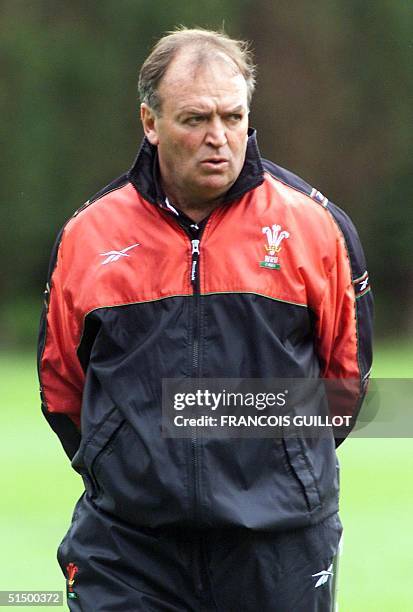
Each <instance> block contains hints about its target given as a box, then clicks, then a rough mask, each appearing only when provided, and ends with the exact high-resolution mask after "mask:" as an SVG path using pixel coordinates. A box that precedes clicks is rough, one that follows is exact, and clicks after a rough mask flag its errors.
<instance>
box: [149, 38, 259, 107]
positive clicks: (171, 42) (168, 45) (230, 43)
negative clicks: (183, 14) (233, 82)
mask: <svg viewBox="0 0 413 612" xmlns="http://www.w3.org/2000/svg"><path fill="white" fill-rule="evenodd" d="M187 46H193V47H194V48H195V49H196V50H197V51H199V52H200V53H201V54H202V55H203V56H204V55H205V52H210V51H211V50H213V51H216V52H218V53H221V54H224V55H226V56H227V57H228V58H229V59H230V60H232V62H233V63H234V64H235V65H236V66H237V68H238V70H239V72H240V73H241V74H242V76H243V77H244V79H245V81H246V84H247V94H248V105H249V104H250V103H251V98H252V94H253V92H254V89H255V66H254V64H253V61H252V52H251V50H250V45H249V43H248V42H245V41H242V40H234V39H233V38H230V37H229V36H227V34H225V33H224V32H214V31H211V30H205V29H202V28H196V29H187V28H184V27H179V28H177V29H176V30H173V31H171V32H167V33H166V34H165V36H163V37H162V38H161V39H160V40H158V42H157V43H156V44H155V46H154V47H153V49H152V51H151V53H150V54H149V56H148V57H147V58H146V60H145V62H144V63H143V65H142V68H141V70H140V73H139V81H138V91H139V97H140V100H141V102H145V103H146V104H147V105H148V106H149V107H150V108H151V109H152V110H153V111H154V112H155V113H156V114H159V113H160V111H161V102H162V101H161V99H160V96H159V93H158V87H159V84H160V82H161V80H162V78H163V77H164V76H165V73H166V71H167V69H168V66H169V65H170V63H171V62H172V60H173V59H174V57H175V56H176V54H177V53H178V51H180V50H181V49H182V48H183V47H187Z"/></svg>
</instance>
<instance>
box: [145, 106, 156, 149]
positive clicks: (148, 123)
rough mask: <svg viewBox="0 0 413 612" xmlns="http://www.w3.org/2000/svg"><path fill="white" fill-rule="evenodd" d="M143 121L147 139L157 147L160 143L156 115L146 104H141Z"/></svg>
mask: <svg viewBox="0 0 413 612" xmlns="http://www.w3.org/2000/svg"><path fill="white" fill-rule="evenodd" d="M141 121H142V127H143V131H144V133H145V136H146V138H147V139H148V140H149V142H150V143H151V144H152V145H155V146H156V145H157V144H158V143H159V138H158V131H157V126H156V115H155V113H154V111H153V110H152V109H151V108H150V107H149V106H148V105H147V104H145V102H143V103H142V104H141Z"/></svg>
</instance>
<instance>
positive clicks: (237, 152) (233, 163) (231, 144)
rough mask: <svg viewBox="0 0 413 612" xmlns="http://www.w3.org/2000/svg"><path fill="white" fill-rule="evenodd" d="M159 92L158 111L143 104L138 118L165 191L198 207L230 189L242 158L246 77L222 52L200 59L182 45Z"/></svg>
mask: <svg viewBox="0 0 413 612" xmlns="http://www.w3.org/2000/svg"><path fill="white" fill-rule="evenodd" d="M159 95H160V99H161V103H162V107H161V113H160V116H156V115H153V113H152V111H151V110H150V109H149V108H148V107H147V106H146V105H145V104H143V105H142V120H143V125H144V129H145V134H146V136H147V137H148V139H149V141H150V142H151V143H152V144H154V145H157V146H158V156H159V166H160V171H161V177H162V181H163V184H164V188H165V191H166V193H167V195H169V196H170V197H171V198H172V202H174V201H175V203H176V205H178V206H179V205H180V204H181V205H182V204H186V205H189V206H193V207H195V208H202V205H203V204H204V203H208V202H212V201H214V200H217V199H219V198H220V197H221V196H222V195H224V194H225V192H226V191H228V189H229V188H230V187H231V185H233V183H234V182H235V181H236V179H237V177H238V175H239V174H240V172H241V168H242V166H243V164H244V159H245V151H246V146H247V131H248V103H247V85H246V81H245V79H244V77H243V76H242V75H241V74H240V72H239V71H238V70H237V68H236V66H235V65H234V64H233V63H232V62H231V60H229V59H228V58H226V57H225V56H217V55H216V56H215V57H213V58H212V59H211V60H209V61H208V63H207V64H205V63H202V64H200V63H199V62H195V61H194V52H193V51H192V52H191V51H190V50H185V49H184V50H183V51H181V52H180V53H179V55H178V56H177V57H176V58H174V60H173V61H172V63H171V64H170V66H169V67H168V70H167V72H166V74H165V76H164V78H163V79H162V81H161V83H160V86H159Z"/></svg>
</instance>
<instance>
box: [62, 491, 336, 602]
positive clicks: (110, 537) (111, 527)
mask: <svg viewBox="0 0 413 612" xmlns="http://www.w3.org/2000/svg"><path fill="white" fill-rule="evenodd" d="M341 531H342V528H341V523H340V520H339V518H338V515H333V516H331V517H329V518H327V519H325V520H324V521H323V522H322V523H319V524H318V525H315V526H311V527H306V528H302V529H295V530H292V531H284V532H280V533H277V532H271V533H270V532H257V531H250V530H247V529H242V528H231V529H214V530H203V531H201V530H199V531H194V530H184V529H182V530H177V529H146V528H142V529H139V530H138V529H136V528H132V527H131V526H130V525H127V524H125V523H120V522H118V521H117V520H116V519H114V518H113V517H111V516H109V515H107V514H105V513H102V512H101V511H99V510H97V509H96V508H95V507H94V506H93V505H92V504H91V503H90V502H89V501H88V500H87V499H86V497H85V496H83V497H82V498H81V499H80V501H79V502H78V504H77V506H76V509H75V513H74V517H73V522H72V525H71V527H70V529H69V531H68V533H67V535H66V536H65V538H64V540H63V542H62V543H61V545H60V547H59V550H58V560H59V563H60V566H61V568H62V570H63V572H64V574H65V577H66V579H67V590H68V605H69V608H70V610H72V611H76V612H77V611H80V610H82V611H83V612H115V611H117V612H140V611H142V612H330V611H331V610H332V585H333V578H334V577H333V575H332V574H333V572H334V567H332V564H333V561H334V557H335V555H336V554H337V549H338V544H339V540H340V535H341Z"/></svg>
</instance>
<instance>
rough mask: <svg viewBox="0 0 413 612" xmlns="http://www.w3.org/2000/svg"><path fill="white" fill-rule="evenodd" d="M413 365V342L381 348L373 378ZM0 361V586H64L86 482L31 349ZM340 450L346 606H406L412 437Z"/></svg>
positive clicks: (352, 610)
mask: <svg viewBox="0 0 413 612" xmlns="http://www.w3.org/2000/svg"><path fill="white" fill-rule="evenodd" d="M412 364H413V350H412V348H411V347H410V346H409V345H407V344H405V345H403V344H400V343H398V344H397V345H391V344H386V345H381V346H378V347H377V351H376V360H375V368H374V372H375V376H377V377H382V378H383V377H397V378H401V377H406V378H407V377H409V378H411V377H412V374H413V366H412ZM0 366H1V367H0V373H1V374H0V383H1V388H2V389H4V390H5V392H4V391H3V400H4V406H5V407H6V409H5V410H4V411H3V412H2V414H1V418H0V426H1V432H2V443H1V446H0V449H1V450H0V464H1V466H2V472H1V482H0V491H1V499H2V503H1V516H0V542H1V573H0V590H12V589H24V590H29V589H34V590H41V589H44V590H64V589H65V584H64V580H63V576H62V574H61V572H60V568H59V567H58V564H57V561H56V560H55V556H56V549H57V546H58V544H59V543H60V541H61V539H62V538H63V535H64V534H65V533H66V530H67V529H68V526H69V524H70V520H71V514H72V510H73V507H74V504H75V501H76V499H77V498H78V497H79V496H80V494H81V491H82V485H83V483H82V481H81V479H80V477H79V476H78V475H77V474H76V473H75V472H74V471H73V470H72V469H71V467H70V463H69V461H68V460H67V459H66V455H65V454H64V452H63V450H62V449H61V446H60V443H59V441H58V439H57V437H56V436H55V435H54V433H53V432H52V431H51V430H50V429H49V426H48V424H47V423H46V421H45V420H44V418H43V416H42V415H41V413H40V408H38V403H39V402H38V393H37V381H36V372H35V358H34V355H31V354H16V355H14V356H10V355H7V356H6V355H2V357H1V360H0ZM338 455H339V459H340V463H341V517H342V522H343V524H344V528H345V535H344V549H343V556H342V558H341V561H340V570H339V601H340V612H387V611H395V612H410V611H411V610H412V602H413V581H412V580H411V570H412V567H413V536H412V527H411V521H412V509H413V485H412V474H413V453H412V443H411V439H348V440H347V441H346V442H345V443H344V444H343V445H342V446H341V447H340V449H339V451H338ZM5 609H6V608H5ZM32 609H37V608H36V607H32ZM38 609H39V610H40V609H41V608H38ZM240 612H241V611H240ZM291 612H293V611H291Z"/></svg>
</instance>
